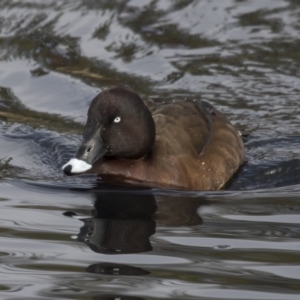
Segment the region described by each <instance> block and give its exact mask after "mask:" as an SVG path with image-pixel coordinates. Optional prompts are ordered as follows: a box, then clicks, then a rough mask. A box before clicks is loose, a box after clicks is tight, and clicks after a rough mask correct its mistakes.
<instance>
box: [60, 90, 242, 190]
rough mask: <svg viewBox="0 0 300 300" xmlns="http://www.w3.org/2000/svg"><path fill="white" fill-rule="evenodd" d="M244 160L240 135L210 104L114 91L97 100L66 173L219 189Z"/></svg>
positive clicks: (163, 185)
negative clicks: (142, 96) (158, 98)
mask: <svg viewBox="0 0 300 300" xmlns="http://www.w3.org/2000/svg"><path fill="white" fill-rule="evenodd" d="M244 160H245V151H244V145H243V141H242V139H241V136H240V134H239V132H238V130H237V129H235V128H234V126H233V125H232V124H231V123H230V121H229V120H228V119H227V117H226V116H225V115H224V114H223V113H221V112H220V111H218V110H217V109H216V108H215V107H214V106H212V105H211V104H210V103H208V102H206V101H203V100H197V99H194V100H178V101H177V100H176V101H175V100H174V101H170V102H168V101H162V102H160V103H155V102H154V101H150V100H149V101H148V102H146V101H143V100H142V98H141V97H140V96H139V95H138V94H137V93H135V92H134V91H131V90H128V89H125V88H122V87H113V88H110V89H106V90H104V91H102V92H101V93H99V94H98V95H97V96H96V97H95V98H94V99H93V100H92V101H91V104H90V107H89V109H88V113H87V121H86V125H85V127H84V130H83V139H82V143H81V145H80V146H79V147H78V150H77V152H76V154H75V157H74V158H72V159H70V161H68V162H67V163H66V164H65V165H64V166H63V167H62V170H63V172H64V173H65V174H66V175H75V174H82V173H85V174H97V175H99V176H100V177H101V178H109V179H110V180H111V179H112V180H113V181H114V180H115V182H118V183H120V182H121V183H125V184H133V185H142V186H146V187H151V188H163V189H166V188H167V189H178V190H191V191H198V190H199V191H200V190H219V189H222V188H223V187H224V186H225V184H226V183H227V182H228V181H229V180H230V179H231V178H232V176H233V175H234V174H235V173H236V172H237V170H238V169H239V168H240V167H241V166H242V164H243V163H244Z"/></svg>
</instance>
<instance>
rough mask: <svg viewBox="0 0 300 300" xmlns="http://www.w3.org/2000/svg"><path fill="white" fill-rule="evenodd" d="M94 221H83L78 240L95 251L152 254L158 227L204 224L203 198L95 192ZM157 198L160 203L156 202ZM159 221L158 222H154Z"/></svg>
mask: <svg viewBox="0 0 300 300" xmlns="http://www.w3.org/2000/svg"><path fill="white" fill-rule="evenodd" d="M94 195H95V197H96V201H95V204H94V206H95V209H93V211H92V212H93V217H92V218H86V219H82V221H83V222H84V226H83V227H82V228H81V229H80V233H79V235H78V239H79V240H80V241H83V242H84V243H86V244H87V245H88V246H89V247H90V248H91V249H92V250H93V251H95V252H99V253H107V254H124V253H139V252H146V251H151V250H152V246H151V243H150V240H149V238H150V236H151V235H153V234H154V233H155V226H156V223H158V224H160V225H163V226H194V225H199V224H201V223H202V219H201V217H200V216H199V215H198V212H197V211H198V208H199V207H200V206H201V205H202V204H204V203H205V202H204V200H203V198H201V197H197V198H196V197H187V196H184V197H183V196H179V195H178V196H172V197H171V196H166V195H160V196H154V195H153V194H151V193H150V191H149V190H148V191H143V190H128V189H127V190H125V189H122V190H107V189H106V190H105V191H97V192H94ZM156 198H157V199H156ZM154 220H155V221H154Z"/></svg>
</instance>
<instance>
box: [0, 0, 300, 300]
mask: <svg viewBox="0 0 300 300" xmlns="http://www.w3.org/2000/svg"><path fill="white" fill-rule="evenodd" d="M299 22H300V3H299V1H293V0H277V1H274V0H272V1H271V0H265V1H259V0H244V1H242V0H240V1H238V0H236V1H234V0H222V1H219V0H210V1H208V0H207V1H206V0H202V1H192V0H175V1H167V0H160V1H148V0H147V1H146V0H145V1H141V0H139V1H137V0H132V1H125V0H124V1H122V0H119V1H117V0H110V1H95V0H89V1H86V0H85V1H77V0H76V1H74V0H72V1H71V0H64V1H51V0H49V1H37V0H36V1H34V0H32V1H26V0H23V1H16V0H11V1H5V0H2V1H1V0H0V145H1V147H0V203H1V210H0V241H1V243H0V259H1V265H0V298H1V299H14V300H16V299H53V298H55V299H115V300H116V299H121V300H129V299H130V300H131V299H147V300H148V299H247V300H248V299H272V300H273V299H287V300H289V299H297V300H298V299H299V298H300V251H299V250H300V226H299V223H300V198H299V191H300V134H299V108H298V107H299V105H298V103H299V99H298V97H299V87H300V79H299V78H300V76H299V75H300V72H299V70H300V55H299V38H300V27H299ZM115 85H123V86H125V87H129V88H131V89H133V90H135V91H136V92H138V93H139V94H141V95H142V96H143V97H144V98H147V97H148V98H152V99H155V98H157V100H156V101H172V99H174V98H176V99H183V98H199V97H201V98H202V99H204V100H207V101H209V102H210V103H212V104H214V105H215V106H216V107H218V108H219V109H220V110H222V111H223V112H225V113H226V114H227V115H228V117H229V118H230V120H232V122H233V123H234V124H235V126H236V127H237V128H238V129H239V130H240V131H242V132H243V133H244V134H245V137H244V140H245V147H246V151H247V162H246V164H245V165H244V166H243V168H242V169H241V170H240V172H239V173H238V174H237V175H236V176H235V177H234V178H233V179H232V180H231V181H230V182H229V183H228V185H227V187H226V189H225V190H223V191H216V192H197V193H195V192H179V191H168V190H154V189H140V188H133V187H131V188H128V187H122V186H119V187H118V186H110V185H108V184H106V183H103V182H99V181H98V180H97V178H96V177H95V176H79V177H71V178H70V177H65V176H64V175H63V174H62V172H61V169H60V167H61V165H62V164H64V163H65V162H66V161H67V160H68V159H70V158H71V157H72V156H73V155H74V153H75V151H76V146H77V145H78V144H79V142H80V135H81V132H82V128H83V124H84V122H85V118H86V111H87V108H88V105H89V103H90V100H91V99H92V98H93V97H94V96H95V95H96V94H97V93H98V92H99V91H101V90H103V89H104V88H107V87H111V86H115Z"/></svg>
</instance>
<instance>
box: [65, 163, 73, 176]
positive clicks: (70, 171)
mask: <svg viewBox="0 0 300 300" xmlns="http://www.w3.org/2000/svg"><path fill="white" fill-rule="evenodd" d="M63 171H64V173H65V174H66V175H68V176H70V175H72V166H71V165H67V166H65V167H64V168H63Z"/></svg>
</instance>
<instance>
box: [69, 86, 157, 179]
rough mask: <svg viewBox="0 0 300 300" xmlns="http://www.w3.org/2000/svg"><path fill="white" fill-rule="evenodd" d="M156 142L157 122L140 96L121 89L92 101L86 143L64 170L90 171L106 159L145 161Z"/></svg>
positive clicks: (84, 141)
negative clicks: (144, 158)
mask: <svg viewBox="0 0 300 300" xmlns="http://www.w3.org/2000/svg"><path fill="white" fill-rule="evenodd" d="M154 140H155V125H154V121H153V118H152V115H151V113H150V111H149V110H148V108H147V107H146V105H145V104H144V102H143V100H142V99H141V98H140V96H139V95H138V94H136V93H134V92H131V91H128V90H126V89H123V88H118V87H116V88H112V89H108V90H105V91H103V92H102V93H100V94H99V95H97V96H96V97H95V98H94V99H93V101H92V102H91V105H90V108H89V110H88V119H87V123H86V125H85V128H84V131H83V142H82V144H81V146H80V147H79V149H78V151H77V153H76V155H75V158H73V159H71V160H70V161H69V162H68V163H67V164H66V165H64V166H63V171H64V172H65V173H66V174H67V175H71V174H74V173H81V172H84V171H87V170H88V169H90V168H91V166H92V165H93V163H94V162H96V161H97V160H98V159H99V158H101V157H103V156H110V157H115V158H123V159H138V158H141V157H143V156H145V155H146V154H147V153H148V152H149V151H150V150H151V148H152V146H153V144H154Z"/></svg>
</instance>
